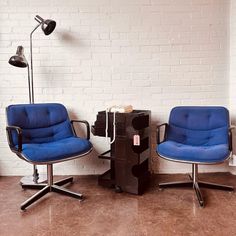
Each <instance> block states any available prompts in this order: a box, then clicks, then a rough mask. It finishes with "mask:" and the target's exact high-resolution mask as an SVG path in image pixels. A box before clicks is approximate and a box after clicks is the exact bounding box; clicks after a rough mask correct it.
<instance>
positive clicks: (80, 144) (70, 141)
mask: <svg viewBox="0 0 236 236" xmlns="http://www.w3.org/2000/svg"><path fill="white" fill-rule="evenodd" d="M91 148H92V145H91V143H90V142H89V141H88V140H87V139H82V138H79V137H69V138H65V139H61V140H58V141H54V142H47V143H29V144H27V143H26V144H23V145H22V153H23V155H24V156H25V157H26V158H27V159H28V160H29V161H31V162H39V163H40V162H54V161H55V162H58V161H60V160H65V159H66V158H68V159H70V158H71V157H73V156H78V155H81V154H85V153H87V152H88V151H89V150H90V149H91Z"/></svg>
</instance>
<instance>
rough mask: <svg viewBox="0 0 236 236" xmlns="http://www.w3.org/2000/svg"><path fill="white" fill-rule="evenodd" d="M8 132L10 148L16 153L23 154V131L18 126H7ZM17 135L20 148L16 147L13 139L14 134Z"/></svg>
mask: <svg viewBox="0 0 236 236" xmlns="http://www.w3.org/2000/svg"><path fill="white" fill-rule="evenodd" d="M6 131H7V141H8V145H9V147H10V148H11V149H12V150H13V151H14V152H22V129H21V128H20V127H18V126H12V125H11V126H7V127H6ZM14 131H15V132H16V133H17V143H18V148H16V147H15V145H14V143H13V138H12V132H14Z"/></svg>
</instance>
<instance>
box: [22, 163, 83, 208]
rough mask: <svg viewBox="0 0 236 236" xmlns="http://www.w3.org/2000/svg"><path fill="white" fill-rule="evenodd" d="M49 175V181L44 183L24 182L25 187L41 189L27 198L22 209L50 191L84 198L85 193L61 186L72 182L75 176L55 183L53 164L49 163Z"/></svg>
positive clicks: (23, 186)
mask: <svg viewBox="0 0 236 236" xmlns="http://www.w3.org/2000/svg"><path fill="white" fill-rule="evenodd" d="M47 176H48V182H47V183H42V184H22V185H21V186H22V188H23V189H40V191H38V192H37V193H35V194H34V195H33V196H31V197H30V198H29V199H27V200H26V201H25V202H23V203H22V204H21V207H20V208H21V210H25V209H26V208H27V207H28V206H30V205H31V204H33V203H34V202H36V201H37V200H39V199H40V198H42V197H43V196H44V195H46V194H47V193H49V192H56V193H60V194H64V195H67V196H69V197H73V198H77V199H79V200H83V195H82V194H81V193H75V192H72V191H70V190H68V189H65V188H63V187H61V186H62V185H65V184H68V183H72V182H73V177H68V178H65V179H62V180H59V181H56V182H54V183H53V175H52V164H49V165H47Z"/></svg>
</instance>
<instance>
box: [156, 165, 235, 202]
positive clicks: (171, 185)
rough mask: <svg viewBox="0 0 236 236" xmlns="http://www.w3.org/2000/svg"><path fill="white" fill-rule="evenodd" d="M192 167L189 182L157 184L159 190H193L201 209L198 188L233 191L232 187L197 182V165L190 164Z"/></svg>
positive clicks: (201, 200)
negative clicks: (187, 188)
mask: <svg viewBox="0 0 236 236" xmlns="http://www.w3.org/2000/svg"><path fill="white" fill-rule="evenodd" d="M192 165H193V172H192V176H191V175H189V178H190V180H189V181H175V182H167V183H159V188H160V189H162V188H186V187H190V188H193V189H194V190H195V193H196V195H197V199H198V202H199V205H200V206H201V207H204V200H203V196H202V193H201V190H200V187H201V188H210V189H218V190H224V191H234V188H233V186H229V185H222V184H215V183H210V182H204V181H199V180H198V171H197V170H198V165H197V164H192Z"/></svg>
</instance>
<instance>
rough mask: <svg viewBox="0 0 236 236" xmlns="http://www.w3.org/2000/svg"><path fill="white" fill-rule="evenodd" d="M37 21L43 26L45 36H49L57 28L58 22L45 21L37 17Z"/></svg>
mask: <svg viewBox="0 0 236 236" xmlns="http://www.w3.org/2000/svg"><path fill="white" fill-rule="evenodd" d="M34 19H35V20H36V21H38V22H39V23H40V24H42V30H43V32H44V34H45V35H49V34H51V33H52V32H53V30H54V29H55V28H56V21H54V20H50V19H47V20H44V19H43V18H42V17H41V16H39V15H36V16H35V18H34Z"/></svg>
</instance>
